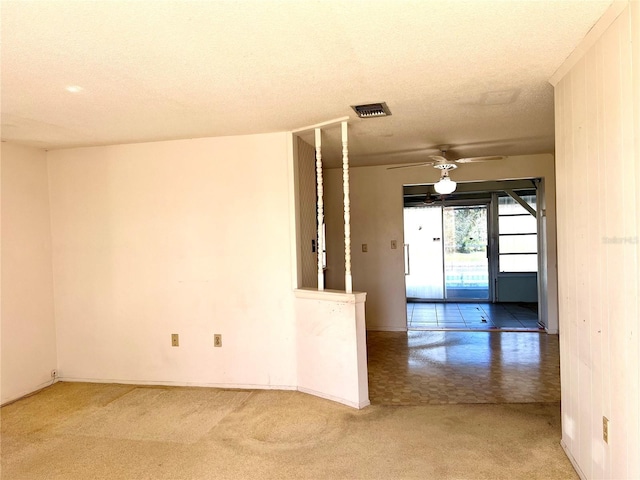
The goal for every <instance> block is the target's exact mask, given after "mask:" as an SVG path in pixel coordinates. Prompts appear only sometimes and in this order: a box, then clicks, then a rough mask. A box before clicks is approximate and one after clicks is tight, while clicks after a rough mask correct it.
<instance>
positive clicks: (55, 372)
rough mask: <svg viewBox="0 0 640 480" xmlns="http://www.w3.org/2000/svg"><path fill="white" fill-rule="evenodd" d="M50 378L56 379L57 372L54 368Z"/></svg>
mask: <svg viewBox="0 0 640 480" xmlns="http://www.w3.org/2000/svg"><path fill="white" fill-rule="evenodd" d="M51 378H58V370H56V369H55V368H54V369H53V370H51Z"/></svg>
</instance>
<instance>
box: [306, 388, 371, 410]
mask: <svg viewBox="0 0 640 480" xmlns="http://www.w3.org/2000/svg"><path fill="white" fill-rule="evenodd" d="M298 391H299V392H302V393H307V394H309V395H313V396H314V397H320V398H324V399H326V400H331V401H333V402H337V403H341V404H343V405H346V406H348V407H353V408H357V409H358V410H360V409H362V408H364V407H368V406H369V405H371V402H370V401H369V399H368V398H367V399H366V400H364V401H361V402H353V401H351V400H347V399H346V398H340V397H336V396H334V395H328V394H326V393H322V392H318V391H317V390H313V389H312V388H305V387H298Z"/></svg>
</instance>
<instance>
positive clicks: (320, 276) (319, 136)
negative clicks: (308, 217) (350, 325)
mask: <svg viewBox="0 0 640 480" xmlns="http://www.w3.org/2000/svg"><path fill="white" fill-rule="evenodd" d="M315 132H316V183H317V186H318V242H317V243H318V248H317V249H316V250H317V253H318V290H324V271H323V268H322V252H324V235H323V234H322V225H323V224H324V200H323V198H322V197H323V195H324V190H323V185H322V130H320V129H319V128H316V129H315Z"/></svg>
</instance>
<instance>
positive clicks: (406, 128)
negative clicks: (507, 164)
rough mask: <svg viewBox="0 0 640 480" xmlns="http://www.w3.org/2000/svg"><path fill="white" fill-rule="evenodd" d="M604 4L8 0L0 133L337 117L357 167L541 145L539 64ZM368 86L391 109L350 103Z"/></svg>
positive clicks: (32, 140) (554, 64)
mask: <svg viewBox="0 0 640 480" xmlns="http://www.w3.org/2000/svg"><path fill="white" fill-rule="evenodd" d="M609 4H610V1H609V0H605V1H598V0H588V1H571V0H561V1H549V0H537V1H520V0H512V1H495V0H473V1H458V0H455V1H454V0H448V1H429V0H419V1H407V0H370V1H366V2H365V1H346V0H344V1H332V0H327V1H310V0H309V1H305V0H295V1H288V0H271V1H268V0H243V1H230V0H229V1H224V0H212V1H208V2H207V1H169V0H153V1H145V0H138V1H132V0H129V1H106V0H104V1H88V0H87V1H69V0H57V1H55V2H54V1H8V0H3V1H2V3H1V7H0V8H1V10H0V16H1V22H2V24H1V27H2V30H1V40H2V139H3V140H7V141H12V142H17V143H22V144H27V145H33V146H38V147H43V148H47V149H52V148H62V147H75V146H89V145H105V144H115V143H130V142H141V141H154V140H167V139H176V138H193V137H204V136H221V135H238V134H250V133H261V132H274V131H288V130H294V129H296V128H299V127H303V126H306V125H311V124H314V123H317V122H323V121H326V120H330V119H333V118H337V117H342V116H345V115H349V116H351V118H352V120H351V122H350V124H351V130H350V136H351V139H350V153H351V158H352V161H353V163H354V164H357V165H365V164H367V165H373V164H385V163H397V162H412V161H421V160H424V156H425V154H426V153H432V150H430V149H433V148H434V147H436V146H437V145H440V144H451V145H453V146H457V147H458V148H457V149H456V150H454V153H455V154H457V155H459V156H471V155H496V154H501V155H514V154H529V153H541V152H552V151H553V132H554V130H553V90H552V87H551V86H550V85H549V84H548V79H549V78H550V77H551V75H552V74H553V73H554V71H555V70H556V69H557V68H558V67H559V66H560V64H561V63H562V62H563V60H564V59H565V58H566V57H567V56H568V55H569V54H570V53H571V52H572V51H573V49H574V47H575V46H576V45H577V44H578V43H579V42H580V40H581V39H582V38H583V37H584V36H585V34H586V33H587V32H588V31H589V29H590V28H591V27H592V25H593V24H594V23H595V22H596V21H597V19H598V18H599V17H600V16H601V15H602V14H603V13H604V11H605V10H606V8H607V7H608V5H609ZM71 85H77V86H80V87H82V90H81V91H80V92H76V93H72V92H69V91H67V90H66V87H68V86H71ZM378 101H384V102H387V105H388V106H389V108H390V109H391V111H392V114H393V115H392V116H390V117H387V118H374V119H368V120H361V119H358V118H357V117H355V114H354V113H353V111H352V110H351V108H350V105H353V104H358V103H370V102H378ZM336 131H337V129H336ZM336 131H331V132H328V135H327V140H328V143H329V146H330V148H329V153H335V152H336V150H337V149H336V148H335V146H337V141H335V139H336V137H335V134H336ZM332 146H333V148H331V147H332Z"/></svg>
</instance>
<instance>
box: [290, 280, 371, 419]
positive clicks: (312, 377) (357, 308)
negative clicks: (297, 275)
mask: <svg viewBox="0 0 640 480" xmlns="http://www.w3.org/2000/svg"><path fill="white" fill-rule="evenodd" d="M365 298H366V294H365V293H344V292H335V291H327V290H325V291H321V292H319V291H318V290H312V289H308V290H296V317H297V337H298V342H297V343H298V390H300V391H302V392H306V393H310V394H312V395H317V396H320V397H323V398H328V399H330V400H334V401H336V402H340V403H344V404H345V405H349V406H351V407H354V408H363V407H366V406H367V405H369V380H368V375H367V338H366V332H365V324H364V323H365V321H364V301H365Z"/></svg>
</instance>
